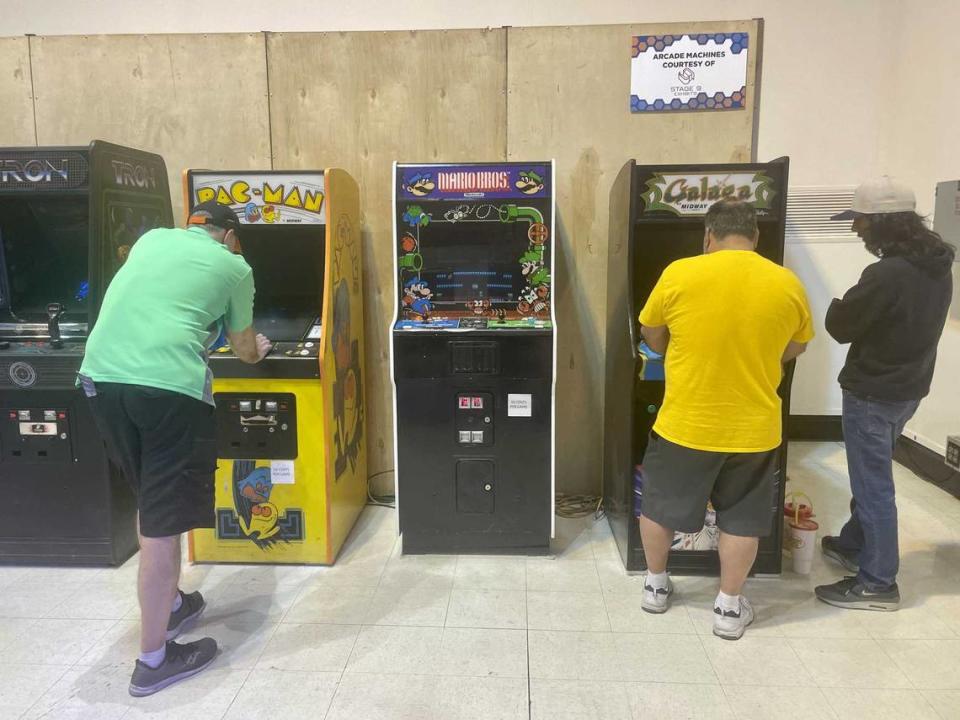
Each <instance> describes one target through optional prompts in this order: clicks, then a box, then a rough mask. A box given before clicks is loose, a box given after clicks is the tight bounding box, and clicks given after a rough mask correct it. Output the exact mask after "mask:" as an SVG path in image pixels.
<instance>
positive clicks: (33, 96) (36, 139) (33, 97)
mask: <svg viewBox="0 0 960 720" xmlns="http://www.w3.org/2000/svg"><path fill="white" fill-rule="evenodd" d="M35 37H36V35H34V34H32V33H27V65H28V67H29V70H30V109H31V110H32V111H33V144H34V145H35V146H37V147H39V146H40V133H39V131H38V130H37V90H36V85H35V84H34V81H33V38H35Z"/></svg>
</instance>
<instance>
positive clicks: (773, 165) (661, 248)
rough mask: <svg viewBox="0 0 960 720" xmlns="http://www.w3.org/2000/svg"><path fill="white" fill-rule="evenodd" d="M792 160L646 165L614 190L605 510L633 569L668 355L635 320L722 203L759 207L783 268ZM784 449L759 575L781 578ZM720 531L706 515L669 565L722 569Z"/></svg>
mask: <svg viewBox="0 0 960 720" xmlns="http://www.w3.org/2000/svg"><path fill="white" fill-rule="evenodd" d="M788 168H789V161H788V159H787V158H780V159H779V160H774V161H773V162H770V163H767V164H762V165H760V164H758V165H750V164H731V165H669V166H666V165H661V166H650V165H648V166H642V165H637V164H636V163H635V162H634V161H632V160H631V161H630V162H628V163H627V164H626V166H625V167H624V168H623V170H621V172H620V174H619V175H618V176H617V179H616V181H615V182H614V184H613V188H612V189H611V193H610V242H609V257H608V265H607V353H606V358H607V367H606V398H605V406H604V407H605V413H604V414H605V420H604V422H605V426H604V508H605V510H606V514H607V517H608V518H609V521H610V526H611V528H612V529H613V534H614V537H615V538H616V541H617V545H618V546H619V548H620V553H621V556H622V557H623V560H624V564H625V566H626V568H627V570H642V569H644V568H645V567H646V563H645V559H644V555H643V547H642V545H641V541H640V529H639V524H638V518H639V516H640V514H641V512H642V508H643V466H642V463H643V455H644V452H645V451H646V447H647V438H648V435H649V433H650V430H651V429H652V427H653V424H654V421H655V420H656V415H657V412H658V410H659V408H660V404H661V403H662V401H663V392H664V368H663V357H662V356H661V355H658V354H657V353H655V352H654V351H653V350H651V349H650V348H649V347H647V345H646V343H644V342H643V338H642V337H641V335H640V325H639V320H638V316H639V314H640V310H641V309H642V308H643V306H644V304H645V302H646V300H647V297H648V296H649V294H650V292H651V291H652V290H653V287H654V285H656V283H657V280H658V279H659V277H660V274H661V273H662V272H663V270H664V268H666V266H667V265H669V264H670V263H671V262H673V261H674V260H678V259H680V258H683V257H689V256H692V255H699V254H701V253H702V252H703V232H704V229H703V216H704V215H705V214H706V212H707V210H708V209H709V208H710V206H711V205H712V204H713V203H714V202H716V201H717V200H720V199H721V198H727V197H733V198H739V199H740V200H744V201H746V202H750V203H752V204H753V206H754V207H755V208H756V210H757V224H758V226H759V230H760V239H759V243H758V245H757V252H758V253H760V254H761V255H763V256H764V257H766V258H768V259H769V260H772V261H774V262H776V263H778V264H783V238H784V229H785V221H786V203H787V173H788ZM793 368H794V363H793V362H790V363H788V364H787V366H786V367H785V368H784V378H783V380H782V382H781V384H780V388H779V391H778V392H779V394H780V396H781V399H782V408H783V420H784V423H783V424H784V427H786V419H787V416H788V415H789V413H790V384H791V380H792V377H793ZM786 463H787V446H786V443H784V444H783V445H782V446H781V448H780V472H779V477H780V483H779V486H778V489H777V490H778V498H779V500H778V501H777V502H775V503H772V504H771V505H772V509H771V512H772V513H773V515H774V517H773V519H772V520H773V528H774V530H773V533H772V534H771V536H770V537H767V538H764V539H762V540H761V542H760V550H759V553H758V555H757V561H756V564H755V565H754V571H755V572H757V573H762V574H773V573H779V572H780V562H781V540H782V535H783V513H782V512H781V511H780V508H782V507H783V496H784V482H785V480H786ZM718 538H719V529H718V528H717V525H716V518H715V515H714V513H713V511H712V509H710V508H708V510H707V513H706V516H705V517H704V526H703V529H702V530H700V531H699V532H696V533H690V534H682V533H677V535H676V536H675V538H674V542H673V549H672V551H671V553H670V564H669V568H670V569H671V570H672V571H674V572H679V573H710V574H715V573H717V572H718V571H719V567H720V565H719V557H718V555H717V551H716V549H717V541H718Z"/></svg>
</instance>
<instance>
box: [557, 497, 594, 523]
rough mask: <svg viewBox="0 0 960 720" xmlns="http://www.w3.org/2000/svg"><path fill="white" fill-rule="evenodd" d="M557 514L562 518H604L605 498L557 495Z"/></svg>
mask: <svg viewBox="0 0 960 720" xmlns="http://www.w3.org/2000/svg"><path fill="white" fill-rule="evenodd" d="M555 512H556V514H557V515H558V516H560V517H562V518H584V517H590V516H591V515H592V516H593V518H594V519H596V520H599V519H600V518H602V517H603V496H601V495H566V494H561V495H557V499H556V504H555Z"/></svg>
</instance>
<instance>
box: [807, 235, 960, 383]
mask: <svg viewBox="0 0 960 720" xmlns="http://www.w3.org/2000/svg"><path fill="white" fill-rule="evenodd" d="M952 263H953V251H952V248H950V247H949V246H948V245H946V244H944V245H943V246H942V247H941V248H940V249H939V250H938V252H937V253H935V254H933V255H928V256H922V257H919V256H918V257H914V256H903V257H889V258H883V259H882V260H880V262H876V263H874V264H873V265H870V266H868V267H867V269H866V270H864V271H863V275H861V276H860V282H858V283H857V284H856V285H854V286H853V287H852V288H850V290H848V291H847V294H846V295H844V296H843V300H837V299H836V298H834V300H833V302H832V303H830V308H829V309H828V310H827V318H826V326H827V332H829V333H830V334H831V335H832V336H833V338H834V339H835V340H836V341H837V342H839V343H851V344H850V351H849V352H848V353H847V362H846V364H845V365H844V366H843V370H841V371H840V386H841V387H842V388H843V389H844V390H848V391H850V392H852V393H854V394H855V395H859V396H861V397H870V398H876V399H878V400H889V401H900V400H919V399H921V398H923V397H926V395H927V393H929V392H930V381H931V379H932V378H933V366H934V363H935V361H936V359H937V343H938V342H939V341H940V334H941V333H942V332H943V325H944V323H945V322H946V319H947V310H948V308H949V307H950V300H951V297H952V295H953V278H952V276H951V265H952Z"/></svg>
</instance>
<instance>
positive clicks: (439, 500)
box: [391, 162, 556, 553]
mask: <svg viewBox="0 0 960 720" xmlns="http://www.w3.org/2000/svg"><path fill="white" fill-rule="evenodd" d="M553 177H554V174H553V163H552V162H531V163H471V164H461V165H395V167H394V204H395V215H394V223H395V225H394V229H395V244H394V252H395V257H396V268H395V269H396V280H397V286H396V299H397V308H396V317H395V322H394V324H393V327H392V332H391V356H392V361H393V380H394V385H395V389H396V394H395V401H394V403H395V407H394V417H395V423H396V429H395V437H394V447H395V453H396V470H397V503H398V508H399V519H400V532H401V534H402V542H403V552H405V553H432V552H437V553H456V552H466V553H469V552H487V551H491V552H493V551H514V552H545V551H547V549H548V548H549V543H550V537H551V536H552V533H553V494H554V489H553V478H554V446H553V437H554V433H553V426H554V398H553V392H554V377H555V373H554V368H555V364H556V335H555V327H554V314H553V298H552V284H551V280H552V277H553V256H554V253H553V251H552V249H551V247H552V243H553V242H554V234H553V217H554V202H553Z"/></svg>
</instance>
